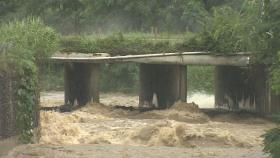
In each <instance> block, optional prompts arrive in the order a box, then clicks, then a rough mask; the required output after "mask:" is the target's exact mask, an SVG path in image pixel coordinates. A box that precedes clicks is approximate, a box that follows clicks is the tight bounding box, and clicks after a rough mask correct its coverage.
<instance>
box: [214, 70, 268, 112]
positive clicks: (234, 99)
mask: <svg viewBox="0 0 280 158" xmlns="http://www.w3.org/2000/svg"><path fill="white" fill-rule="evenodd" d="M266 90H267V86H266V72H265V68H264V67H263V66H256V65H255V66H251V67H246V68H245V67H235V66H216V68H215V106H216V107H217V108H223V109H229V110H233V111H238V110H248V111H254V112H258V113H265V112H266V110H265V108H266V105H267V101H266V98H267V91H266Z"/></svg>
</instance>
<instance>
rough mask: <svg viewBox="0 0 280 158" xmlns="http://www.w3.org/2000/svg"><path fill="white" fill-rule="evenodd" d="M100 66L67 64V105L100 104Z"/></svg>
mask: <svg viewBox="0 0 280 158" xmlns="http://www.w3.org/2000/svg"><path fill="white" fill-rule="evenodd" d="M99 68H100V65H99V64H87V63H65V66H64V91H65V92H64V93H65V104H70V105H74V104H78V105H79V106H82V105H86V104H87V103H89V102H97V103H99V87H98V85H99V84H98V79H99Z"/></svg>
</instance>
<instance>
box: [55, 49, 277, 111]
mask: <svg viewBox="0 0 280 158" xmlns="http://www.w3.org/2000/svg"><path fill="white" fill-rule="evenodd" d="M51 60H52V61H56V62H63V63H64V81H65V83H64V84H65V104H74V103H75V102H76V101H77V103H78V104H79V105H85V104H87V103H88V102H92V101H93V102H99V88H98V85H99V84H98V82H99V75H100V71H99V69H100V65H102V64H105V63H123V62H133V63H139V70H140V71H139V82H140V91H139V106H144V105H147V104H148V105H151V104H152V100H153V96H154V94H156V96H157V99H158V105H159V107H160V108H166V107H169V106H171V105H172V104H174V103H175V102H176V101H182V102H185V101H186V94H187V91H186V88H185V87H186V75H187V74H186V73H187V70H186V69H187V65H205V66H207V65H209V66H215V107H216V108H223V109H229V110H249V111H253V112H257V113H262V114H270V113H272V112H276V111H280V105H279V102H280V97H279V96H277V95H275V94H274V93H272V91H271V90H270V88H269V84H268V82H267V69H266V67H265V66H263V65H256V64H254V62H253V58H252V57H251V55H250V54H247V53H237V54H228V55H217V54H213V53H206V52H185V53H162V54H145V55H127V56H113V57H111V56H109V55H108V54H105V53H97V54H81V53H67V54H66V53H59V54H56V55H54V56H52V57H51Z"/></svg>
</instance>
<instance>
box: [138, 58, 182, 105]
mask: <svg viewBox="0 0 280 158" xmlns="http://www.w3.org/2000/svg"><path fill="white" fill-rule="evenodd" d="M185 73H186V66H180V65H154V64H140V74H139V75H140V94H139V106H140V107H141V106H147V105H148V106H151V105H152V101H153V96H154V95H155V94H156V96H157V99H158V106H159V108H167V107H170V106H171V105H173V104H174V103H175V102H176V101H179V100H181V101H183V102H185V101H186V84H185V77H186V76H185Z"/></svg>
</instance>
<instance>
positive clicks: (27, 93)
mask: <svg viewBox="0 0 280 158" xmlns="http://www.w3.org/2000/svg"><path fill="white" fill-rule="evenodd" d="M0 34H1V36H0V45H2V46H5V49H4V50H3V51H1V55H2V56H4V57H5V60H4V61H3V62H4V63H5V65H6V66H5V67H2V71H6V72H8V73H10V74H11V75H12V76H13V79H14V81H13V83H14V84H15V87H16V90H15V94H14V95H15V98H16V101H15V103H16V105H14V106H15V107H16V108H15V109H16V123H17V128H18V131H19V132H20V134H21V137H20V138H21V140H22V142H24V143H28V142H30V141H31V139H32V136H33V128H34V127H36V126H37V125H38V120H37V119H38V116H37V115H38V113H37V112H38V106H39V93H38V67H37V63H39V60H40V59H42V58H44V57H48V56H49V55H50V52H53V51H54V50H56V48H57V43H58V36H57V34H56V33H55V32H54V30H53V29H51V28H49V27H46V26H45V25H44V24H43V23H42V21H41V20H40V19H36V18H28V19H25V20H22V21H13V22H10V23H8V24H5V25H2V26H1V27H0Z"/></svg>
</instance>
